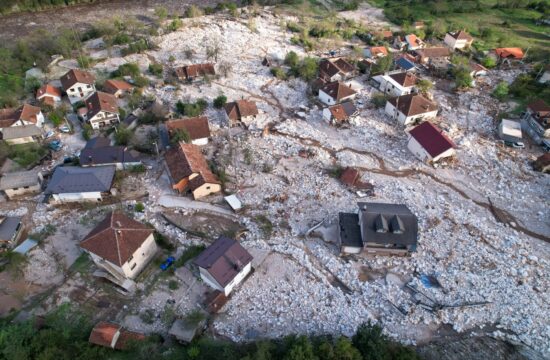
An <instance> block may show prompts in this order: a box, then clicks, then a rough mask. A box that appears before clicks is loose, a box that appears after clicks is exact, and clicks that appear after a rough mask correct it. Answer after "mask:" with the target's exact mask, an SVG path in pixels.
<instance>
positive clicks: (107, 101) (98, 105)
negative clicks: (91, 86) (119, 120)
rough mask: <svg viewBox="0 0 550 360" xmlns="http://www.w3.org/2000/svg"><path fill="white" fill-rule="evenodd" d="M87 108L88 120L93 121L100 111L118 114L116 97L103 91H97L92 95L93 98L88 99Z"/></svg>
mask: <svg viewBox="0 0 550 360" xmlns="http://www.w3.org/2000/svg"><path fill="white" fill-rule="evenodd" d="M86 108H87V109H88V113H87V115H86V116H87V117H88V119H91V118H92V117H94V116H95V115H96V114H97V113H99V112H100V111H105V112H108V113H112V114H117V113H118V104H117V99H116V97H115V96H114V95H111V94H107V93H104V92H101V91H96V92H95V93H93V94H92V96H90V97H89V98H88V99H86Z"/></svg>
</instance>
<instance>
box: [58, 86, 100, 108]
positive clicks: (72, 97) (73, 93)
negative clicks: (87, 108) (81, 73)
mask: <svg viewBox="0 0 550 360" xmlns="http://www.w3.org/2000/svg"><path fill="white" fill-rule="evenodd" d="M65 92H66V93H67V96H68V97H69V101H70V102H71V104H74V103H77V102H79V101H84V100H86V99H87V98H88V97H89V96H90V95H92V94H93V93H94V92H95V85H94V84H83V83H76V84H74V85H73V86H71V87H70V88H68V89H66V90H65Z"/></svg>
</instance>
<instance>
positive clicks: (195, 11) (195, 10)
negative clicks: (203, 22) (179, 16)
mask: <svg viewBox="0 0 550 360" xmlns="http://www.w3.org/2000/svg"><path fill="white" fill-rule="evenodd" d="M201 15H202V10H201V9H200V8H199V7H198V6H195V5H191V6H189V7H188V8H187V10H185V16H186V17H188V18H194V17H199V16H201Z"/></svg>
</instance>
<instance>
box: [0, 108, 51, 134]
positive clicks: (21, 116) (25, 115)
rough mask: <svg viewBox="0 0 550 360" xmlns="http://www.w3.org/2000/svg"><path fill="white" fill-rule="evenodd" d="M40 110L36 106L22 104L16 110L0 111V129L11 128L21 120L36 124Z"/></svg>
mask: <svg viewBox="0 0 550 360" xmlns="http://www.w3.org/2000/svg"><path fill="white" fill-rule="evenodd" d="M41 111H42V110H41V109H40V108H39V107H37V106H32V105H29V104H24V105H23V106H21V107H20V108H18V109H17V110H16V109H2V110H0V128H6V127H10V126H12V125H13V124H14V123H15V122H16V121H19V120H23V121H27V122H31V123H33V124H36V122H37V120H38V119H37V115H38V114H40V112H41Z"/></svg>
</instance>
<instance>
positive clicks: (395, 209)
mask: <svg viewBox="0 0 550 360" xmlns="http://www.w3.org/2000/svg"><path fill="white" fill-rule="evenodd" d="M357 205H358V206H359V212H358V213H340V214H339V235H340V253H341V254H345V255H347V254H359V253H361V252H364V253H369V254H370V253H372V254H380V255H406V254H408V253H410V252H413V251H416V243H417V239H418V219H417V218H416V215H414V214H413V213H412V212H411V211H410V210H409V208H408V207H407V206H406V205H396V204H382V203H358V204H357Z"/></svg>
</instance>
